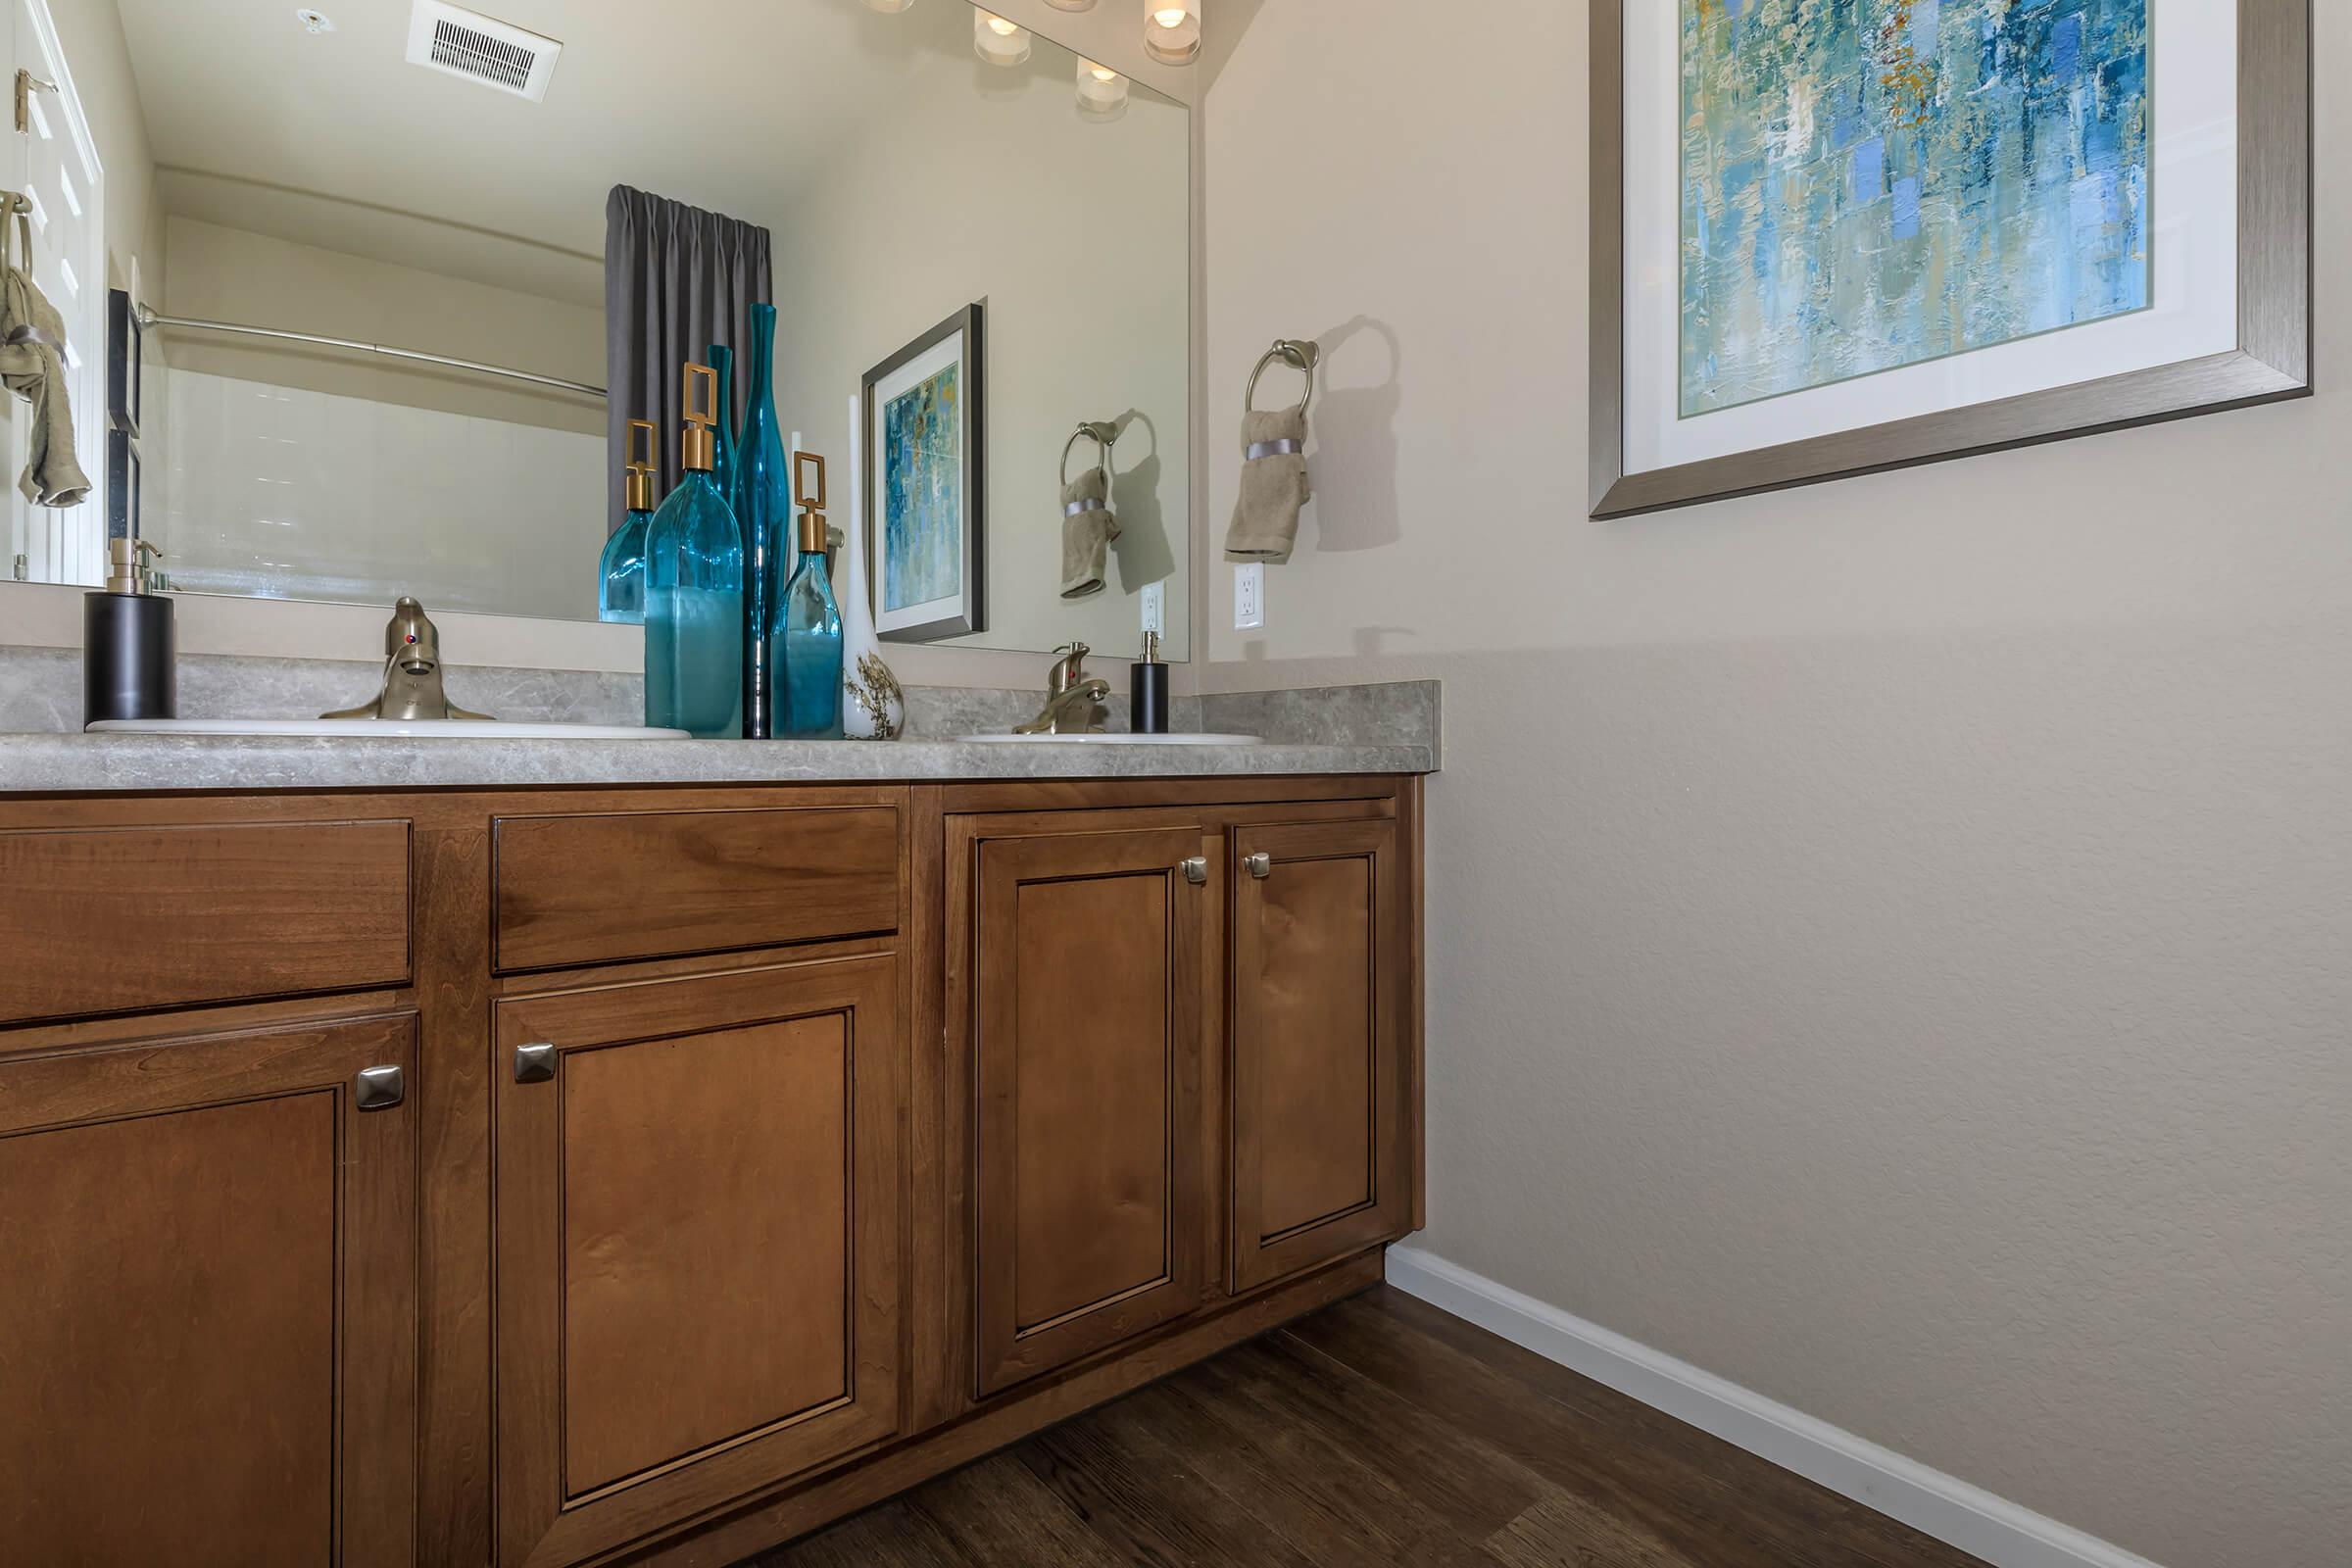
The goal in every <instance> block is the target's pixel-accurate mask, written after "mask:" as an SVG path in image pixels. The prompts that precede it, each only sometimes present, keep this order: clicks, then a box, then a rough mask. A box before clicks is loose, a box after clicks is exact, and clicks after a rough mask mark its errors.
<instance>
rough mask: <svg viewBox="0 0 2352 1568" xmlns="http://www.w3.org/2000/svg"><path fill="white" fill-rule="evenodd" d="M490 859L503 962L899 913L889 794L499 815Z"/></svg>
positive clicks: (870, 921) (787, 939)
mask: <svg viewBox="0 0 2352 1568" xmlns="http://www.w3.org/2000/svg"><path fill="white" fill-rule="evenodd" d="M497 861H498V866H497V893H496V899H495V904H496V907H495V909H494V910H493V918H494V920H495V921H496V936H497V967H498V969H499V971H500V972H501V973H506V974H512V973H516V972H520V971H525V970H531V969H559V968H573V967H580V966H584V965H588V964H598V963H615V962H619V961H622V960H625V959H630V958H663V957H673V956H684V955H688V954H698V953H722V952H730V951H737V950H742V949H747V948H767V947H778V946H782V945H785V944H788V943H795V942H814V941H819V940H822V939H824V938H829V937H854V936H869V935H874V934H878V933H883V932H890V931H895V930H897V929H898V924H899V813H898V810H897V809H895V808H893V807H889V806H856V807H816V806H809V807H786V808H781V809H768V810H729V811H637V812H624V813H607V814H603V815H595V816H510V817H502V818H500V819H499V822H498V827H497Z"/></svg>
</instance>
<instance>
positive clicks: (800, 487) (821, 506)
mask: <svg viewBox="0 0 2352 1568" xmlns="http://www.w3.org/2000/svg"><path fill="white" fill-rule="evenodd" d="M811 466H813V467H814V468H815V470H816V481H815V483H814V484H813V485H811V484H810V483H809V468H810V467H811ZM792 488H793V491H794V493H795V494H796V495H797V496H798V497H799V498H800V503H799V504H800V508H801V525H800V547H801V553H802V554H803V555H807V554H808V553H809V551H811V550H813V551H816V552H818V553H820V554H822V553H823V552H825V551H827V550H829V549H831V548H832V546H831V545H830V543H829V542H828V537H827V536H828V530H827V529H826V527H825V460H824V459H822V458H820V457H818V456H817V455H816V454H815V453H813V452H795V453H794V454H793V455H792Z"/></svg>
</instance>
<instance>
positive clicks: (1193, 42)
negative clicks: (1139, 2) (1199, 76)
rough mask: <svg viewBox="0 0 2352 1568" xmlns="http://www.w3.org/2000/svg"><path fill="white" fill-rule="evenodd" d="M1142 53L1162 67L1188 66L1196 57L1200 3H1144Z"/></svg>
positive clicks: (1187, 0) (1162, 0)
mask: <svg viewBox="0 0 2352 1568" xmlns="http://www.w3.org/2000/svg"><path fill="white" fill-rule="evenodd" d="M1144 53H1146V54H1148V55H1150V56H1151V57H1152V59H1154V60H1156V61H1158V62H1159V63H1160V64H1161V65H1163V66H1189V65H1191V64H1192V63H1193V62H1194V61H1195V60H1198V59H1199V58H1200V57H1201V0H1184V3H1183V4H1182V5H1170V4H1169V3H1168V0H1144Z"/></svg>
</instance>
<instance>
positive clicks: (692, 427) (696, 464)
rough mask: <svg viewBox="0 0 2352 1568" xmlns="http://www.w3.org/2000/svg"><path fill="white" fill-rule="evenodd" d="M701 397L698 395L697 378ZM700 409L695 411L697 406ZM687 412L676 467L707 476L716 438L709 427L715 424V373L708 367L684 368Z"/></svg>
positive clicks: (679, 436) (716, 420) (690, 363)
mask: <svg viewBox="0 0 2352 1568" xmlns="http://www.w3.org/2000/svg"><path fill="white" fill-rule="evenodd" d="M698 376H699V377H700V378H701V381H700V396H699V397H698V396H697V381H696V378H697V377H698ZM698 403H699V404H700V405H701V407H700V408H699V409H698V408H697V407H696V405H697V404H698ZM681 406H682V407H683V408H684V409H685V411H686V427H685V429H683V430H681V431H680V432H679V433H678V466H680V467H681V468H685V469H688V470H689V471H692V472H696V473H709V472H710V471H711V465H712V464H713V463H714V462H715V461H716V459H717V453H718V437H717V435H716V433H715V432H714V431H713V430H712V428H711V427H712V426H713V425H715V424H717V423H718V372H717V371H716V370H713V369H712V368H711V367H709V366H708V365H696V364H694V363H693V362H691V361H689V362H688V363H687V366H686V389H685V395H684V397H683V398H682V399H681Z"/></svg>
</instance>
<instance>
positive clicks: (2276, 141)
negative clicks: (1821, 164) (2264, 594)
mask: <svg viewBox="0 0 2352 1568" xmlns="http://www.w3.org/2000/svg"><path fill="white" fill-rule="evenodd" d="M1636 3H1638V4H1654V3H1657V0H1636ZM1626 4H1627V0H1593V10H1592V49H1593V91H1592V114H1593V123H1592V160H1593V170H1592V179H1593V193H1592V202H1593V221H1592V247H1593V254H1592V289H1593V293H1592V312H1593V317H1592V319H1593V343H1592V402H1591V418H1592V429H1591V452H1592V460H1591V462H1592V467H1591V479H1592V489H1591V496H1590V499H1591V509H1590V515H1592V516H1593V517H1596V518H1605V517H1624V516H1632V515H1637V514H1640V513H1646V512H1659V511H1664V510H1666V509H1668V508H1672V507H1687V506H1692V505H1695V504H1697V503H1699V502H1703V501H1717V500H1723V499H1726V498H1728V497H1732V496H1742V495H1754V494H1757V493H1759V492H1762V491H1768V490H1783V489H1788V488H1789V487H1791V486H1794V485H1805V484H1818V483H1820V482H1822V481H1824V480H1828V479H1840V478H1846V477H1849V476H1852V475H1855V474H1863V473H1874V472H1878V471H1881V470H1884V469H1887V468H1902V467H1910V466H1915V465H1918V464H1924V463H1939V462H1942V461H1943V460H1945V459H1947V458H1963V457H1970V456H1974V455H1977V454H1981V453H1986V452H1998V451H2002V450H2005V449H2007V448H2011V447H2022V446H2031V445H2034V444H2036V443H2039V442H2044V441H2061V440H2066V439H2068V438H2071V437H2074V436H2081V435H2094V434H2098V433H2100V432H2103V431H2109V430H2120V429H2126V428H2130V427H2131V426H2134V425H2142V424H2152V423H2155V422H2158V421H2160V420H2165V419H2180V418H2186V417H2191V416H2194V415H2200V414H2213V413H2218V412H2220V411H2222V410H2225V409H2237V408H2244V407H2247V406H2249V405H2252V404H2259V403H2272V402H2277V401H2279V400H2281V399H2285V398H2299V397H2308V396H2310V395H2311V391H2312V319H2311V289H2312V243H2311V207H2312V48H2311V33H2312V25H2311V17H2312V14H2311V0H2237V44H2238V55H2237V61H2238V65H2237V73H2238V94H2237V104H2238V111H2237V112H2238V145H2237V159H2238V169H2237V214H2238V227H2237V345H2236V347H2235V348H2232V349H2229V350H2227V351H2225V352H2222V353H2218V354H2208V355H2204V356H2201V357H2197V358H2193V359H2187V360H2181V361H2179V362H2176V363H2174V364H2170V365H2161V366H2157V367H2155V368H2150V369H2144V370H2133V371H2130V372H2128V373H2125V374H2121V375H2110V376H2105V377H2101V378H2099V379H2097V380H2091V381H2083V382H2080V383H2077V384H2075V385H2071V386H2059V387H2051V388H2048V389H2046V390H2043V391H2038V392H2031V393H2026V394H2022V395H2020V396H2016V397H2009V398H2002V399H1998V400H1995V401H1991V402H1986V403H1979V404H1974V405H1970V406H1968V407H1965V408H1957V409H1949V410H1945V411H1942V412H1940V413H1936V414H1928V415H1921V416H1918V417H1911V418H1903V419H1895V420H1890V421H1888V422H1887V423H1884V424H1874V425H1867V426H1863V427H1860V428H1857V429H1852V430H1840V431H1837V432H1835V433H1832V434H1829V435H1821V436H1813V437H1809V438H1807V439H1804V440H1798V441H1789V442H1784V443H1781V444H1779V445H1776V446H1768V447H1759V448H1756V449H1754V450H1753V451H1748V452H1740V453H1736V454H1733V455H1731V456H1728V457H1720V458H1709V459H1706V460H1704V461H1702V462H1695V463H1685V464H1678V465H1675V466H1670V467H1664V468H1652V469H1647V470H1644V471H1642V472H1640V473H1628V472H1626V470H1625V355H1626V331H1625V327H1626V322H1625V97H1626V80H1625V12H1626Z"/></svg>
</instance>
